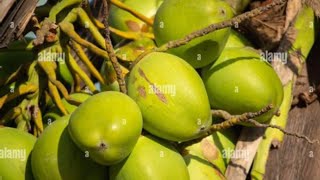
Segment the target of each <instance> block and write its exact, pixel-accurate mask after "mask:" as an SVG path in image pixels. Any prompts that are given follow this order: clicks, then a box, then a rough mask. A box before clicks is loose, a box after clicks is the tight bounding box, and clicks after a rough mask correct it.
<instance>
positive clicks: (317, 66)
mask: <svg viewBox="0 0 320 180" xmlns="http://www.w3.org/2000/svg"><path fill="white" fill-rule="evenodd" d="M298 82H299V84H300V85H296V87H295V90H294V91H295V94H297V93H300V92H305V91H308V90H309V89H310V86H312V85H314V86H318V85H319V84H320V37H318V40H317V42H316V44H315V46H314V47H313V49H312V51H311V54H310V55H309V57H308V60H307V64H306V66H305V67H304V69H303V71H302V76H300V77H299V78H298ZM286 129H287V130H289V131H293V132H298V133H301V134H305V135H307V136H309V137H310V138H313V139H320V103H319V99H318V100H317V101H316V102H314V103H312V104H311V105H308V106H307V107H305V106H297V107H294V108H292V110H291V111H290V114H289V119H288V125H287V127H286ZM265 179H266V180H320V145H310V144H308V143H307V142H306V141H304V140H301V139H297V138H294V137H289V136H285V138H284V142H283V143H282V145H281V147H280V148H279V149H272V150H271V152H270V155H269V159H268V163H267V170H266V176H265Z"/></svg>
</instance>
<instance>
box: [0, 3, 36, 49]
mask: <svg viewBox="0 0 320 180" xmlns="http://www.w3.org/2000/svg"><path fill="white" fill-rule="evenodd" d="M37 2H38V1H37V0H20V1H18V2H17V3H15V4H14V6H13V7H12V8H11V9H10V11H9V12H8V13H7V14H6V16H5V18H4V20H3V22H1V24H0V48H4V47H6V46H7V45H8V44H9V43H10V42H11V41H12V40H14V39H18V38H19V37H20V36H21V35H22V33H23V31H24V29H25V27H26V26H27V24H28V22H29V20H30V18H31V16H32V14H33V12H34V10H35V8H36V5H37Z"/></svg>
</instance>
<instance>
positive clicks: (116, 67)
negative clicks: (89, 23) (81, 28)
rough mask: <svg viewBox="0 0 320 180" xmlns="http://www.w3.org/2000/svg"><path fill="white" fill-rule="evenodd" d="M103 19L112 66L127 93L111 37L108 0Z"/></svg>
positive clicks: (105, 0) (120, 84)
mask: <svg viewBox="0 0 320 180" xmlns="http://www.w3.org/2000/svg"><path fill="white" fill-rule="evenodd" d="M103 7H104V8H103V9H104V11H103V17H104V18H103V19H104V22H103V24H104V27H105V29H104V36H105V44H106V51H107V52H108V54H109V58H110V61H111V63H112V66H113V68H114V70H115V71H116V74H117V81H118V83H119V86H120V91H121V92H123V93H125V94H126V93H127V88H126V82H125V81H124V77H123V74H122V70H121V68H120V65H119V63H118V60H117V57H116V54H115V52H114V49H113V46H112V43H111V39H110V30H109V24H108V17H109V8H108V0H103Z"/></svg>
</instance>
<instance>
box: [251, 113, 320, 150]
mask: <svg viewBox="0 0 320 180" xmlns="http://www.w3.org/2000/svg"><path fill="white" fill-rule="evenodd" d="M248 122H249V123H251V124H253V125H254V126H255V127H259V128H274V129H278V130H279V131H281V132H283V133H284V134H286V135H289V136H294V137H296V138H300V139H305V140H306V141H308V143H310V144H314V143H318V144H319V140H317V139H315V140H310V138H309V137H307V136H305V135H301V134H297V133H293V132H288V131H286V130H285V129H283V128H282V127H280V126H277V125H273V124H261V123H259V122H258V121H256V120H253V119H249V120H248Z"/></svg>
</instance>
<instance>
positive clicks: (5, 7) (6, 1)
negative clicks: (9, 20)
mask: <svg viewBox="0 0 320 180" xmlns="http://www.w3.org/2000/svg"><path fill="white" fill-rule="evenodd" d="M14 2H15V0H0V23H1V22H2V21H3V19H4V18H5V17H6V15H7V13H8V12H9V10H10V9H11V7H12V5H13V3H14Z"/></svg>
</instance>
